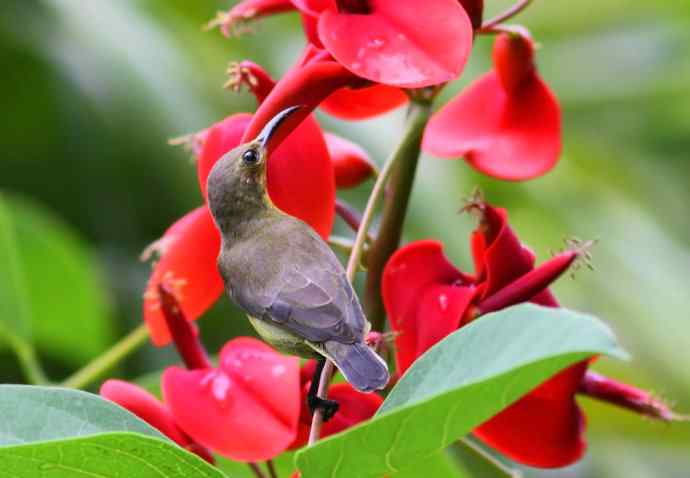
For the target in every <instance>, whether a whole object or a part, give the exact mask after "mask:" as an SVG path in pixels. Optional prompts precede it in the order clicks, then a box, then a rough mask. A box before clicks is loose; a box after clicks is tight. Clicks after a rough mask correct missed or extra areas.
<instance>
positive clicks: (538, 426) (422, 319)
mask: <svg viewBox="0 0 690 478" xmlns="http://www.w3.org/2000/svg"><path fill="white" fill-rule="evenodd" d="M468 209H469V210H471V211H474V212H477V213H479V214H480V217H481V222H480V226H479V227H478V228H477V230H476V231H475V232H474V233H473V235H472V250H473V255H474V258H475V268H476V274H475V275H474V276H472V275H468V274H465V273H463V272H461V271H460V270H458V269H457V268H456V267H455V266H454V265H453V264H451V263H450V262H449V261H448V259H447V258H446V257H445V255H444V254H443V246H442V245H441V243H439V242H437V241H431V240H427V241H417V242H413V243H411V244H409V245H407V246H405V247H403V248H401V249H399V250H398V251H397V252H396V253H395V254H394V255H393V256H392V257H391V259H390V261H389V262H388V264H387V265H386V267H385V269H384V272H383V285H382V293H383V298H384V303H385V306H386V310H387V312H388V316H389V318H390V320H391V327H392V329H393V330H394V331H396V332H398V335H397V337H396V345H397V361H398V367H399V371H400V373H403V372H404V371H405V370H406V369H407V368H408V367H409V366H410V365H411V364H412V362H413V361H414V360H415V359H416V358H417V357H418V356H419V355H421V354H422V353H424V352H425V351H426V350H427V349H428V348H429V347H431V346H432V345H433V344H435V343H436V342H438V341H439V340H440V339H442V338H443V337H445V336H446V335H448V334H449V333H451V332H453V331H454V330H456V329H457V328H458V327H462V326H463V325H465V324H467V323H468V322H469V321H471V320H474V319H475V318H476V317H477V315H478V314H480V313H482V312H488V311H491V310H498V309H500V308H503V307H507V306H509V305H513V304H516V303H519V302H524V301H533V302H537V303H540V304H542V305H551V306H557V303H556V302H555V299H553V296H552V295H551V294H550V292H549V291H548V290H547V287H548V285H549V284H550V283H551V282H553V281H554V280H555V279H556V278H558V277H559V276H560V275H561V274H562V273H563V272H565V271H566V270H567V269H568V267H569V266H570V265H571V264H572V263H573V261H574V260H575V259H576V258H577V257H578V256H579V255H581V254H583V253H584V252H583V250H581V249H573V250H570V251H566V252H563V253H561V254H559V255H557V256H556V257H555V258H553V259H551V260H550V261H548V262H547V263H545V264H544V265H542V266H540V267H538V268H537V269H534V255H533V254H532V253H531V252H530V251H529V250H528V249H527V248H525V247H524V246H523V245H522V244H521V243H520V241H519V240H518V238H517V236H516V235H515V233H514V232H513V230H512V229H511V228H510V226H509V225H508V222H507V215H506V213H505V211H504V210H502V209H495V208H493V207H491V206H489V205H488V204H485V203H483V202H481V201H474V202H472V203H471V204H470V205H469V206H468ZM486 304H489V306H487V305H486ZM586 369H587V362H581V363H579V364H576V365H574V366H572V367H570V368H568V369H566V370H564V371H562V372H561V373H560V374H558V375H556V376H555V377H553V378H552V379H550V380H548V381H547V382H545V383H543V384H542V385H540V386H539V387H538V388H537V389H535V390H534V391H532V392H531V393H530V394H529V395H527V396H526V397H524V398H522V399H521V400H519V401H518V402H516V403H515V404H513V405H511V406H510V407H508V408H507V409H505V410H504V411H502V412H501V413H499V414H498V415H496V416H495V417H494V418H492V419H491V420H489V421H488V422H486V423H485V424H483V425H482V426H480V427H478V428H477V429H476V430H475V433H476V434H477V436H478V437H479V438H481V439H482V440H483V441H485V442H486V443H487V444H489V445H491V446H492V447H494V448H496V449H497V450H499V451H500V452H502V453H504V454H506V455H507V456H509V457H510V458H512V459H514V460H516V461H518V462H520V463H524V464H528V465H532V466H539V467H556V466H564V465H567V464H569V463H572V462H574V461H576V460H577V459H578V458H579V457H580V456H581V455H582V454H583V453H584V450H585V447H586V444H585V441H584V438H583V432H584V418H583V416H582V413H581V411H580V409H579V408H578V406H577V404H576V403H575V400H574V394H575V392H576V391H577V388H578V385H579V383H580V382H581V381H582V377H583V375H584V373H585V371H586Z"/></svg>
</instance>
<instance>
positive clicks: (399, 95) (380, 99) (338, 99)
mask: <svg viewBox="0 0 690 478" xmlns="http://www.w3.org/2000/svg"><path fill="white" fill-rule="evenodd" d="M408 99H409V98H408V97H407V95H406V94H405V93H404V92H403V91H402V90H401V89H400V88H396V87H393V86H388V85H374V86H369V87H366V88H359V89H352V88H341V89H339V90H337V91H336V92H334V93H333V94H331V96H329V97H328V98H326V99H325V100H324V102H323V103H321V109H323V110H324V111H325V112H326V113H328V114H330V115H333V116H335V117H336V118H340V119H345V120H362V119H368V118H372V117H374V116H378V115H381V114H383V113H387V112H388V111H391V110H394V109H395V108H398V107H399V106H401V105H404V104H405V103H407V101H408Z"/></svg>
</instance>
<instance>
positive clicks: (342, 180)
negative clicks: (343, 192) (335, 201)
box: [324, 133, 375, 188]
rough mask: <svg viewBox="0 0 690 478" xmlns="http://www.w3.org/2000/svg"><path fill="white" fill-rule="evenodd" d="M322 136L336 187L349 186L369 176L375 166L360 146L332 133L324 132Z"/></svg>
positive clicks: (355, 184)
mask: <svg viewBox="0 0 690 478" xmlns="http://www.w3.org/2000/svg"><path fill="white" fill-rule="evenodd" d="M324 138H325V139H326V145H327V147H328V153H329V155H330V157H331V163H332V164H333V170H334V172H335V185H336V187H337V188H351V187H354V186H357V185H358V184H360V183H361V182H362V181H365V180H366V179H368V178H370V177H371V175H372V174H373V173H374V171H375V167H374V165H373V163H372V161H371V159H369V155H368V154H367V152H366V151H364V149H362V147H361V146H359V145H358V144H355V143H353V142H352V141H350V140H347V139H345V138H341V137H340V136H338V135H335V134H333V133H324Z"/></svg>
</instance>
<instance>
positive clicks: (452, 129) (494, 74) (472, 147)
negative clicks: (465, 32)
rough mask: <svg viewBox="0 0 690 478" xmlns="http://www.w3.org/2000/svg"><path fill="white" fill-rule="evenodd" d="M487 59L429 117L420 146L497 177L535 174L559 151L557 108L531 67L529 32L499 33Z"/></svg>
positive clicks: (547, 166) (551, 162)
mask: <svg viewBox="0 0 690 478" xmlns="http://www.w3.org/2000/svg"><path fill="white" fill-rule="evenodd" d="M493 62H494V69H493V71H491V72H489V73H487V74H485V75H484V76H482V77H481V78H479V79H478V80H476V81H475V82H474V83H472V84H471V85H470V86H469V87H468V88H466V89H465V90H464V91H462V92H461V93H460V94H459V95H458V96H457V97H455V98H454V99H453V100H451V101H450V102H449V103H448V104H447V105H445V106H444V107H443V108H441V110H439V111H438V112H437V113H436V114H435V115H434V116H433V117H432V118H431V120H430V121H429V124H428V125H427V128H426V131H425V133H424V142H423V144H422V147H423V149H424V150H425V151H426V152H428V153H430V154H433V155H435V156H439V157H442V158H457V157H464V158H465V160H466V161H467V162H468V163H469V164H470V165H471V166H473V167H474V168H475V169H477V170H478V171H480V172H482V173H484V174H487V175H489V176H493V177H496V178H500V179H508V180H525V179H530V178H534V177H537V176H541V175H542V174H544V173H546V172H547V171H549V170H550V169H551V168H553V167H554V166H555V164H556V162H557V161H558V158H559V156H560V152H561V112H560V107H559V105H558V101H557V100H556V97H555V96H554V94H553V93H552V92H551V90H550V89H549V87H548V86H547V85H546V83H544V81H543V80H542V79H541V77H540V76H539V74H538V72H537V69H536V67H535V64H534V43H533V42H532V39H531V38H530V37H529V34H528V33H527V32H526V31H523V30H516V31H515V32H511V33H501V34H499V35H498V37H497V38H496V42H495V43H494V50H493Z"/></svg>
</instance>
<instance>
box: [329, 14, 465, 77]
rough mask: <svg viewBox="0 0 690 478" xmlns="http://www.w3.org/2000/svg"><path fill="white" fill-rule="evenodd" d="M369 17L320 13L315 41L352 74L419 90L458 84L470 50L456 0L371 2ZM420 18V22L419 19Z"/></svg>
mask: <svg viewBox="0 0 690 478" xmlns="http://www.w3.org/2000/svg"><path fill="white" fill-rule="evenodd" d="M369 7H370V9H371V13H368V14H351V13H341V12H338V11H333V10H327V11H324V12H323V13H322V14H321V16H320V18H319V38H320V39H321V42H322V43H323V44H324V46H325V47H326V49H328V51H329V52H330V53H331V55H333V57H334V58H335V59H336V60H338V62H340V63H341V64H342V65H343V66H345V67H346V68H348V69H349V70H350V71H352V72H353V73H355V74H357V75H359V76H361V77H363V78H367V79H369V80H372V81H375V82H377V83H383V84H387V85H392V86H399V87H406V88H421V87H424V86H430V85H436V84H439V83H443V82H446V81H450V80H452V79H454V78H456V77H457V76H458V75H459V74H460V72H461V71H462V69H463V67H464V66H465V62H466V61H467V57H468V55H469V53H470V49H471V48H472V25H471V23H470V20H469V18H468V17H467V14H466V13H465V10H464V9H463V8H462V7H461V6H460V4H459V3H458V1H457V0H427V1H426V2H424V7H423V11H421V12H420V5H419V2H417V1H415V0H371V1H370V2H369ZM420 16H421V18H420Z"/></svg>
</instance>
